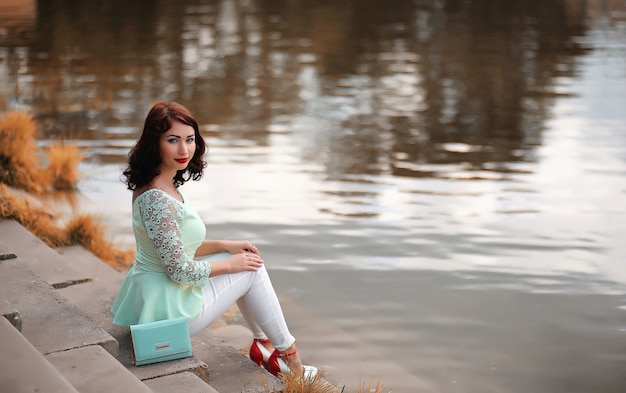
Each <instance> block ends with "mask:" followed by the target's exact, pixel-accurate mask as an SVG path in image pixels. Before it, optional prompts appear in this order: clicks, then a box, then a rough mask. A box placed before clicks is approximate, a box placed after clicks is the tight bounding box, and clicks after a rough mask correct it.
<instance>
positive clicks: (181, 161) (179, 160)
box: [176, 158, 189, 164]
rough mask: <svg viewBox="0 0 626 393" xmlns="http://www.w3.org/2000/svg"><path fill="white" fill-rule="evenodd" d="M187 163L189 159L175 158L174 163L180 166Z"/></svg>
mask: <svg viewBox="0 0 626 393" xmlns="http://www.w3.org/2000/svg"><path fill="white" fill-rule="evenodd" d="M187 161H189V158H176V162H180V163H181V164H184V163H186V162H187Z"/></svg>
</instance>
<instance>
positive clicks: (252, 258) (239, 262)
mask: <svg viewBox="0 0 626 393" xmlns="http://www.w3.org/2000/svg"><path fill="white" fill-rule="evenodd" d="M227 262H228V265H229V267H230V269H229V270H230V271H229V273H239V272H243V271H247V270H252V271H255V272H256V271H257V270H259V268H260V267H261V266H263V260H262V259H261V256H260V255H259V254H257V253H254V252H247V251H244V252H240V253H237V254H233V255H231V256H230V257H229V258H228V259H227Z"/></svg>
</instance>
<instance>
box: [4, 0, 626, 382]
mask: <svg viewBox="0 0 626 393" xmlns="http://www.w3.org/2000/svg"><path fill="white" fill-rule="evenodd" d="M625 37H626V6H625V5H624V3H623V1H619V0H556V1H548V2H546V1H542V0H525V1H509V2H497V1H489V0H447V1H444V0H410V1H409V0H397V1H393V2H383V1H381V0H362V1H351V2H350V1H348V2H333V1H304V0H296V1H284V0H269V1H256V0H220V1H218V0H181V1H177V2H171V1H170V2H167V1H162V0H157V1H147V0H125V1H121V0H106V1H98V2H91V1H74V2H68V1H60V0H50V1H35V0H4V1H2V2H0V109H28V110H32V111H33V112H34V113H35V114H36V116H37V118H38V120H39V121H40V122H41V123H42V125H43V130H42V135H40V139H41V140H40V142H41V144H42V145H45V144H49V143H53V142H54V139H56V138H65V139H70V140H71V142H72V143H76V144H78V145H79V146H81V147H82V148H84V152H85V154H86V156H87V158H86V159H85V161H84V162H83V163H82V164H81V165H82V166H81V170H82V172H83V173H84V175H85V177H84V179H83V181H82V182H81V184H80V190H81V194H80V196H79V197H78V198H79V200H78V201H76V203H77V204H78V205H80V206H79V207H80V208H83V209H87V210H90V211H94V210H95V211H96V212H100V213H103V214H104V216H105V218H106V219H107V220H108V221H107V224H108V225H109V226H110V228H111V230H110V232H111V234H113V235H114V236H115V241H117V242H118V243H119V244H120V245H122V246H127V245H128V246H132V244H133V240H132V232H131V231H130V228H129V222H128V217H129V215H130V211H129V210H130V204H129V203H128V202H129V201H128V192H127V190H125V189H124V187H123V184H121V182H120V181H119V174H120V166H121V164H122V163H123V162H124V161H125V158H126V153H127V152H128V149H129V147H130V146H131V145H132V143H133V142H134V140H135V138H136V137H137V135H138V133H139V131H140V126H141V123H142V122H143V118H144V116H145V113H146V110H147V108H148V107H149V106H150V105H151V104H152V103H153V102H154V101H157V100H161V99H163V98H167V99H173V100H177V101H180V102H183V103H185V105H187V106H189V107H190V109H191V110H192V111H193V112H194V113H195V114H196V116H197V117H198V119H199V122H200V123H201V126H202V129H203V132H204V133H205V136H206V138H207V140H208V142H209V146H210V149H209V156H208V159H209V163H210V166H209V169H208V170H207V173H206V175H205V179H204V181H203V182H200V183H199V184H196V185H194V186H193V187H190V188H188V189H186V190H185V192H186V196H187V197H188V198H189V199H190V200H192V201H194V204H195V205H196V207H197V208H198V210H199V211H200V214H201V215H202V217H203V219H205V220H206V221H207V222H208V230H209V233H210V234H215V236H214V237H220V238H221V237H223V238H240V237H244V238H251V239H253V240H254V241H255V243H256V244H258V245H259V246H260V247H263V249H264V250H267V251H264V252H266V253H267V254H265V255H266V259H267V260H271V261H272V268H273V269H275V272H276V273H277V276H278V277H279V279H280V275H281V274H282V275H284V277H286V278H285V280H284V284H285V285H281V288H285V290H288V289H289V290H292V291H293V293H295V294H301V298H299V299H297V300H298V304H300V305H302V304H303V305H305V306H307V307H311V308H314V309H315V308H316V307H317V309H316V311H317V312H318V313H319V314H320V315H324V316H325V318H328V319H329V320H331V322H329V323H332V324H334V325H336V326H339V327H341V328H343V329H345V331H349V332H351V334H354V335H358V334H359V333H360V332H361V333H362V336H361V337H360V338H359V340H358V342H359V346H361V347H362V348H365V347H366V346H369V348H370V349H371V348H372V347H373V348H374V349H371V351H370V352H371V353H375V354H376V356H386V359H392V361H397V362H398V363H401V364H399V366H398V367H399V368H401V369H403V370H407V369H408V370H410V373H412V374H411V375H409V372H406V373H405V374H402V375H401V378H398V379H397V380H395V381H393V383H394V384H395V385H396V389H394V391H399V392H402V391H407V392H409V391H411V392H412V391H415V389H414V387H415V386H416V385H411V383H415V382H416V380H417V379H418V378H421V377H422V376H424V375H427V376H428V377H429V378H432V379H433V380H436V382H437V384H435V385H436V388H425V389H422V390H424V391H451V390H449V387H450V385H449V384H447V383H449V378H450V375H451V373H450V370H451V369H450V367H451V366H450V365H451V364H452V365H453V366H452V370H453V371H454V372H455V373H457V375H461V377H460V378H462V376H463V375H465V377H467V378H466V381H468V380H469V381H470V382H469V383H467V385H463V386H477V385H476V384H475V382H476V381H475V380H472V378H473V377H475V376H476V375H481V376H482V377H483V378H484V380H483V381H484V382H485V385H484V386H483V387H484V389H482V388H477V390H476V391H512V390H508V389H509V388H510V387H511V386H527V387H528V389H525V390H524V389H521V390H519V391H533V392H540V391H545V392H550V393H552V392H555V391H560V390H559V389H558V388H555V389H550V387H553V386H556V385H558V386H559V387H560V388H562V386H564V385H563V384H559V383H560V382H561V381H562V378H566V379H568V380H571V377H572V375H578V376H579V378H580V379H585V381H587V382H586V383H587V385H585V384H582V385H581V386H582V387H581V388H580V389H579V390H578V391H581V392H583V391H594V390H596V391H597V390H601V391H606V392H609V391H621V390H623V386H624V385H623V383H621V384H620V383H619V382H620V381H617V382H616V383H614V384H611V383H606V381H605V380H603V374H602V372H598V371H597V370H596V369H595V368H594V367H591V366H593V365H596V366H597V362H596V359H600V358H601V359H616V360H615V361H614V362H608V361H607V362H608V363H611V364H610V365H609V366H610V367H607V368H604V367H602V369H603V370H618V371H616V375H617V374H619V375H624V374H623V367H621V364H623V363H620V362H622V357H623V356H622V354H623V353H624V351H623V350H621V349H620V348H621V344H619V343H621V342H623V337H621V336H620V337H618V338H614V337H613V335H614V333H615V332H617V331H618V328H616V326H617V325H619V324H620V323H622V322H623V317H622V316H621V315H622V314H619V313H616V306H615V304H621V303H623V302H622V301H621V298H618V297H617V296H618V295H622V293H623V291H624V290H623V283H624V282H626V270H625V269H624V266H623V260H624V257H625V256H626V251H625V249H624V244H623V233H624V231H626V227H625V225H626V224H625V223H626V220H625V219H624V215H625V211H624V206H626V193H625V190H624V184H625V182H624V180H625V178H626V138H625V137H624V136H625V135H626V134H625V133H624V125H625V124H626V117H625V116H626V115H625V112H624V111H623V107H624V106H625V104H626V73H625V71H624V70H626V38H625ZM303 270H306V271H307V274H306V275H298V274H292V272H294V271H295V272H300V271H303ZM346 270H347V271H349V272H348V273H345V274H341V272H343V271H346ZM429 271H430V272H429ZM433 271H439V272H433ZM335 273H337V274H335ZM333 280H334V281H333ZM298 281H300V282H301V283H300V285H298V284H294V282H296V283H297V282H298ZM383 282H386V283H387V284H386V286H384V287H383V288H381V286H380V284H381V283H383ZM616 283H617V284H616ZM292 285H296V286H294V287H293V289H291V286H292ZM322 286H326V290H325V291H323V292H324V293H319V288H320V287H322ZM548 294H550V295H555V296H548ZM590 294H591V295H590ZM556 295H558V296H556ZM368 296H369V297H368ZM609 297H610V299H609ZM325 299H326V300H325ZM337 299H341V302H338V301H337ZM407 299H420V301H415V302H407V301H406V300H407ZM422 299H424V301H422ZM426 299H427V300H426ZM431 299H437V300H432V301H431ZM555 299H557V300H558V301H556V302H555ZM407 303H410V304H407ZM477 304H478V305H480V307H476V305H477ZM511 304H514V307H511ZM551 305H552V306H551ZM622 309H623V305H622ZM361 310H367V311H363V312H361ZM373 310H375V311H373ZM519 310H522V311H519ZM524 310H525V311H524ZM506 312H511V313H512V314H511V315H510V316H509V317H510V318H511V319H510V320H511V321H513V322H507V321H508V320H505V319H506V318H503V317H502V315H507V314H506ZM619 312H620V313H621V311H619ZM502 313H504V314H502ZM313 314H315V313H313ZM333 314H336V315H333ZM381 315H382V316H383V317H380V316H381ZM459 315H463V317H462V318H459ZM325 318H322V319H325ZM551 318H552V319H551ZM546 320H548V321H549V322H545V321H546ZM302 321H305V322H306V323H310V322H311V321H308V320H306V318H303V319H302ZM346 321H347V322H346ZM424 321H429V322H428V324H430V325H429V326H430V327H429V328H425V327H424V326H425V325H424ZM446 321H447V322H446ZM528 321H533V322H532V324H531V325H530V327H529V328H527V327H528V326H529V325H528ZM561 321H564V322H561ZM592 321H593V322H592ZM596 321H597V322H596ZM605 321H613V322H605ZM615 321H616V322H615ZM314 322H315V323H318V322H319V321H314ZM306 323H304V322H303V324H304V325H306ZM592 323H593V324H596V323H597V324H596V325H593V326H589V325H590V324H592ZM452 325H454V326H458V330H450V329H451V326H452ZM312 326H314V325H312ZM475 326H481V331H476V330H472V329H473V327H474V329H475ZM520 326H522V328H520ZM580 326H583V327H584V328H580V329H581V331H580V332H578V331H575V330H576V329H575V328H574V327H580ZM308 327H309V326H306V327H305V328H304V330H306V328H308ZM546 327H548V328H550V329H555V330H556V331H558V334H555V336H558V337H559V338H562V340H561V341H559V342H560V343H561V344H553V343H554V342H555V340H554V337H553V336H551V335H547V336H546V335H545V331H546ZM488 328H490V329H496V330H497V332H496V333H497V334H496V336H497V337H499V338H500V339H501V342H499V341H498V340H496V341H493V340H492V338H493V336H494V335H493V334H491V333H489V331H487V333H485V329H488ZM622 328H623V326H622ZM368 329H369V330H368ZM468 329H469V330H468ZM583 330H584V331H583ZM468 331H469V332H471V333H468ZM548 331H550V330H549V329H548ZM568 331H569V332H570V333H571V332H572V331H574V333H576V334H570V335H565V336H563V335H562V334H561V333H562V332H568ZM416 332H419V335H420V337H422V341H421V342H419V339H415V337H416V334H418V333H416ZM442 332H447V333H449V334H443V333H442ZM607 332H610V333H607ZM528 334H531V336H528ZM372 337H377V340H378V341H377V340H373V341H372V340H371V338H372ZM397 337H401V338H402V339H398V338H397ZM424 337H425V338H424ZM451 337H454V338H455V339H456V340H457V341H453V342H450V341H449V340H450V339H451ZM529 337H530V338H529ZM394 338H396V339H395V340H394ZM299 339H300V338H299ZM477 339H481V340H484V342H482V343H481V344H480V345H478V346H480V348H476V347H477V342H481V341H476V340H477ZM318 340H319V337H315V340H314V345H310V346H309V347H313V348H320V351H324V350H325V347H324V343H321V344H320V342H319V341H318ZM407 340H408V341H409V342H411V344H414V342H418V344H419V345H418V346H419V348H424V346H423V345H422V344H424V345H432V346H431V347H430V348H428V347H426V350H425V352H422V353H421V354H420V358H419V359H416V358H415V357H416V354H415V353H416V352H415V347H414V346H411V345H407V342H406V341H407ZM411 340H412V341H411ZM525 340H526V341H525ZM348 341H349V340H348ZM572 342H575V343H582V344H581V345H583V347H581V350H580V353H578V354H577V356H572V355H571V353H569V352H567V351H565V352H563V350H562V348H565V347H568V348H570V347H571V343H572ZM432 343H434V344H432ZM598 343H601V345H598ZM615 343H618V344H617V345H616V344H615ZM327 346H328V344H327ZM361 347H360V348H358V350H359V351H360V350H361V349H362V348H361ZM537 347H540V348H537ZM467 348H476V350H472V353H471V356H468V357H467V358H466V359H468V360H467V361H459V359H465V358H463V356H466V355H467V354H466V353H463V351H464V350H467ZM489 348H493V349H492V350H489ZM333 349H334V348H333ZM429 349H430V351H431V352H428V350H429ZM364 351H366V349H364ZM544 351H545V352H546V353H548V352H549V353H550V354H551V355H550V357H548V358H547V359H549V360H548V361H545V362H542V361H540V360H541V359H539V358H540V356H537V355H536V354H537V353H544ZM332 353H333V351H332V350H331V351H328V352H325V353H323V354H321V355H319V357H318V359H322V361H323V362H326V361H327V359H328V357H329V356H330V355H332ZM354 353H357V352H356V349H355V352H354ZM424 353H426V354H429V356H425V358H428V359H432V361H433V364H431V365H430V366H429V365H428V364H426V365H424V356H421V355H423V354H424ZM586 353H591V354H592V355H589V356H590V357H591V358H593V359H591V360H590V359H587V360H588V361H589V365H590V367H587V363H581V364H582V365H584V366H585V367H582V366H581V367H582V368H584V371H585V372H587V373H589V374H581V372H580V371H581V370H580V369H578V368H576V367H575V366H571V365H570V367H568V362H569V361H571V359H572V358H576V359H578V358H580V354H586ZM431 354H432V355H433V356H430V355H431ZM481 354H482V356H483V357H482V358H481V357H480V356H481ZM504 354H506V357H507V359H505V360H507V361H508V360H510V359H516V361H517V363H515V364H511V363H508V364H509V366H510V370H516V371H513V372H508V373H507V371H506V370H504V371H501V374H494V373H492V372H491V371H489V372H490V373H489V374H488V375H487V374H485V368H484V367H483V366H484V365H485V364H490V363H489V362H490V361H491V360H492V359H495V358H498V359H501V361H504V360H502V357H503V356H504ZM313 356H314V355H313ZM359 356H360V355H359ZM583 357H584V356H583ZM363 358H365V356H364V357H363ZM485 358H489V359H485ZM376 359H377V358H376ZM397 359H401V360H397ZM359 360H362V359H359ZM328 361H330V360H328ZM481 361H482V362H481ZM500 364H502V363H500ZM554 364H559V365H562V367H559V368H558V370H557V369H555V368H554V367H553V365H554ZM454 365H455V366H454ZM535 365H536V367H537V370H534V369H533V366H535ZM340 366H341V365H340ZM429 367H431V368H429ZM472 367H474V368H472ZM490 370H491V369H490ZM545 370H554V371H552V372H551V373H550V376H547V375H546V374H545V373H544V372H546V371H545ZM583 375H584V377H583ZM587 375H589V378H587V377H586V376H587ZM468 376H469V377H468ZM348 379H349V378H348ZM355 379H358V375H357V376H356V377H355ZM407 381H408V382H407ZM459 381H461V379H459ZM537 381H540V382H537ZM554 381H556V382H554ZM479 382H480V381H479ZM550 382H553V383H556V385H553V384H550ZM403 383H404V384H405V385H403ZM492 383H493V385H491V384H492ZM461 385H462V384H461V383H459V384H458V385H457V386H459V387H460V386H461ZM538 385H540V386H538ZM608 385H611V386H608ZM431 386H433V385H431ZM571 386H574V385H571ZM584 386H589V387H593V388H590V389H585V388H584ZM505 387H506V388H505ZM598 387H600V388H599V389H598ZM604 387H607V388H606V389H603V388H604ZM542 388H543V389H544V390H541V389H542ZM446 389H447V390H446ZM469 389H470V388H468V390H467V391H470V390H469ZM568 391H574V390H568Z"/></svg>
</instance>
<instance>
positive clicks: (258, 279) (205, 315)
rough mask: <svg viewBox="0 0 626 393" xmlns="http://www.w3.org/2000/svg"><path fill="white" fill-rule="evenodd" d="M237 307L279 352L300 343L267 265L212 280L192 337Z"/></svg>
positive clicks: (192, 324) (222, 255)
mask: <svg viewBox="0 0 626 393" xmlns="http://www.w3.org/2000/svg"><path fill="white" fill-rule="evenodd" d="M229 256H230V254H229V253H219V254H212V255H209V256H207V257H203V258H200V259H203V260H208V261H220V260H224V259H226V258H228V257H229ZM234 303H237V306H238V307H239V310H240V311H241V314H242V315H243V317H244V319H245V320H246V323H247V324H248V327H249V328H250V330H251V331H252V334H253V335H254V338H261V339H267V338H269V339H270V341H271V342H272V345H273V346H274V348H276V349H278V350H279V351H284V350H285V349H287V348H289V347H290V346H291V345H292V344H293V343H294V342H295V341H296V339H295V338H294V337H293V336H292V335H291V333H290V332H289V328H288V327H287V322H286V321H285V317H284V315H283V311H282V309H281V307H280V303H279V302H278V297H277V296H276V291H274V287H273V286H272V282H271V281H270V276H269V274H268V273H267V269H265V265H263V266H261V268H260V269H259V270H257V271H256V272H253V271H245V272H240V273H231V274H221V275H219V276H215V277H211V278H210V279H209V281H208V282H207V283H206V284H205V285H204V305H203V307H202V310H201V311H200V314H198V315H197V316H196V317H195V318H194V319H193V320H191V321H190V322H189V332H190V333H191V335H194V334H196V333H198V332H200V331H201V330H203V329H204V328H206V327H207V326H208V325H209V324H210V323H211V322H213V321H215V320H216V319H218V318H219V317H221V316H222V315H223V314H224V313H225V312H226V310H228V308H229V307H230V306H232V305H233V304H234Z"/></svg>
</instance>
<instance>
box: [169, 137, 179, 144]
mask: <svg viewBox="0 0 626 393" xmlns="http://www.w3.org/2000/svg"><path fill="white" fill-rule="evenodd" d="M167 141H168V142H169V143H176V141H177V139H176V138H170V139H168V140H167Z"/></svg>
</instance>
